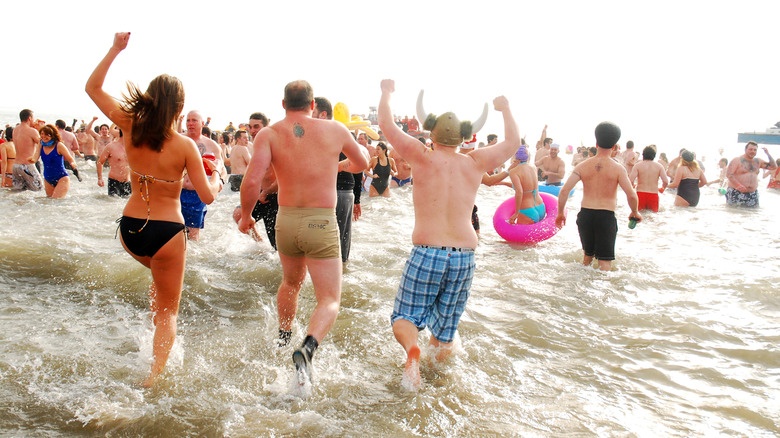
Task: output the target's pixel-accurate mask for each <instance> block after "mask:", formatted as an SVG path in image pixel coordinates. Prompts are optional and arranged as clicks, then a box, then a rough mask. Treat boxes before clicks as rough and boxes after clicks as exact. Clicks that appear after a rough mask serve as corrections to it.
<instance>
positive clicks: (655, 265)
mask: <svg viewBox="0 0 780 438" xmlns="http://www.w3.org/2000/svg"><path fill="white" fill-rule="evenodd" d="M79 165H80V166H79V167H80V168H81V169H82V171H83V173H84V174H85V175H86V178H85V180H84V182H82V183H79V182H77V181H76V180H73V181H72V185H71V191H70V193H69V194H68V196H67V197H66V198H65V199H63V200H51V199H47V198H46V197H45V196H44V195H43V193H32V192H22V193H17V192H10V191H8V190H3V191H2V192H0V236H1V237H0V327H2V330H0V400H2V401H0V435H2V436H47V437H48V436H55V437H56V436H114V437H124V436H198V437H200V436H209V437H212V436H213V437H221V436H230V437H244V436H246V437H251V436H277V437H279V436H349V437H352V436H393V437H397V436H399V437H407V436H408V437H415V436H444V437H461V436H485V437H488V436H490V437H492V436H523V437H527V436H531V437H552V436H556V437H557V436H577V437H579V436H627V437H658V436H679V437H690V436H716V435H717V436H744V437H770V436H777V435H778V434H779V433H780V409H778V407H779V406H780V404H778V400H780V352H779V351H778V347H777V346H778V344H780V329H779V328H778V322H779V321H780V318H779V317H780V293H779V292H778V287H777V285H778V283H780V266H779V265H778V263H777V260H778V258H779V257H780V238H779V237H778V233H777V230H778V229H780V215H778V212H779V211H780V208H778V205H780V193H770V192H768V191H767V190H766V189H764V188H762V189H761V191H760V196H761V204H762V206H761V208H760V209H755V210H747V209H734V208H729V207H727V206H726V205H725V203H724V201H723V197H722V196H719V195H718V194H717V191H716V189H715V188H714V187H713V188H704V189H703V193H702V201H701V204H700V205H699V206H698V207H696V208H689V209H683V208H677V207H674V206H672V202H673V197H672V196H671V195H669V194H666V195H662V200H661V204H662V208H661V211H660V212H658V213H648V214H646V215H645V220H644V221H643V222H641V223H640V224H639V225H638V226H637V227H636V228H635V229H633V230H629V229H628V227H627V214H628V210H627V209H626V207H625V198H624V197H623V195H622V192H620V193H619V200H620V201H619V208H618V216H619V217H620V218H621V219H620V221H619V227H620V229H619V232H618V240H617V246H616V253H617V261H616V262H615V263H614V270H613V271H611V272H607V273H603V272H599V271H597V270H595V269H593V268H590V267H584V266H582V265H581V257H582V253H581V250H580V246H579V240H578V235H577V230H576V225H575V224H574V219H575V216H576V213H577V211H578V209H579V201H580V198H579V192H577V193H576V194H575V196H574V198H573V199H572V200H571V201H570V204H569V205H568V214H569V224H568V225H566V226H565V227H564V228H563V229H562V230H561V231H560V232H559V233H558V234H557V235H555V236H554V237H552V238H551V239H549V240H547V241H545V242H542V243H540V244H538V245H536V246H533V247H524V246H518V245H516V244H508V243H506V242H504V241H503V240H502V239H501V238H500V237H499V236H498V235H497V233H496V232H495V231H494V230H493V228H492V221H491V218H492V213H493V211H494V210H495V208H496V207H497V206H498V204H500V203H501V202H502V201H503V200H505V199H507V198H508V197H510V196H511V189H509V188H507V187H502V186H498V187H482V188H480V192H479V195H478V198H477V204H478V206H479V214H480V218H481V222H482V233H481V239H480V243H479V247H478V249H477V252H476V258H477V272H476V276H475V280H474V283H473V287H472V289H471V298H470V300H469V303H468V306H467V310H466V312H465V314H464V316H463V319H462V321H461V324H460V329H459V336H458V339H457V342H458V351H457V353H456V354H455V355H454V357H453V358H452V360H451V361H449V362H448V363H445V364H431V363H429V361H428V360H427V359H426V357H427V354H426V352H424V354H423V371H422V375H423V379H424V386H423V388H422V389H421V390H420V391H419V392H417V393H412V392H408V391H406V390H404V389H403V388H402V386H401V377H402V371H403V364H404V353H403V350H402V349H401V347H400V346H399V345H398V344H397V343H396V341H395V339H394V338H393V335H392V331H391V328H390V323H389V316H390V313H391V311H392V306H393V299H394V297H395V294H396V289H397V287H398V282H399V278H400V275H401V271H402V269H403V264H404V262H405V260H406V257H407V255H408V253H409V251H410V249H411V232H412V227H413V220H414V219H413V207H412V197H411V190H410V188H409V187H406V188H402V189H395V190H393V192H392V193H393V196H392V197H391V198H389V199H385V198H374V199H368V198H367V197H364V198H363V203H362V205H363V217H362V218H361V219H360V220H359V221H358V222H356V223H355V224H354V237H353V246H352V255H351V261H350V264H349V266H348V268H347V270H346V272H345V274H344V277H343V299H342V308H341V313H340V315H339V318H338V321H337V322H336V324H335V326H334V328H333V330H332V331H331V333H330V335H329V336H328V337H327V338H326V339H325V340H324V342H323V343H322V346H321V347H320V349H319V351H318V352H317V355H316V357H315V361H314V363H315V384H314V385H313V387H311V388H304V389H305V390H304V391H301V390H300V389H296V385H295V384H294V376H293V365H292V362H291V353H292V350H293V348H294V346H297V345H299V344H300V342H301V340H302V338H303V336H304V335H305V329H306V325H307V321H308V317H309V315H310V314H311V311H312V309H313V307H314V297H313V290H312V287H311V282H310V280H308V279H307V281H306V283H305V284H304V286H303V290H302V292H301V300H300V310H299V315H298V318H297V320H296V322H295V325H294V342H293V343H292V345H291V346H289V347H285V348H281V349H280V348H277V347H276V346H275V339H276V335H277V316H276V301H275V292H276V288H277V286H278V284H279V282H280V280H281V267H280V264H279V261H278V257H277V256H276V254H275V253H274V252H273V251H272V250H271V248H270V246H269V245H268V244H267V243H266V242H261V243H256V242H254V241H252V240H251V239H250V238H248V237H247V236H245V235H242V234H240V233H239V232H238V231H237V228H236V226H235V225H234V224H233V222H232V219H231V212H232V209H233V207H234V206H235V205H237V204H238V203H239V196H238V194H237V193H233V192H230V191H224V192H223V193H222V194H221V195H220V196H219V197H218V199H217V200H216V201H215V203H214V204H212V206H210V207H209V213H208V214H207V216H206V228H205V230H204V231H203V232H202V234H201V240H200V241H199V242H191V243H190V244H189V245H188V260H187V271H186V275H185V280H184V283H185V284H184V291H183V294H182V301H181V311H180V315H179V334H178V338H177V343H176V345H175V347H174V350H173V354H172V355H171V359H170V360H169V363H168V366H167V368H166V371H165V373H164V374H163V378H162V379H161V381H160V383H159V384H158V386H157V387H155V388H153V389H150V390H144V389H141V388H139V387H138V385H137V383H138V382H140V381H141V380H142V379H143V378H144V377H145V376H146V373H147V372H148V370H149V364H150V359H151V358H150V355H151V338H152V331H151V330H152V329H151V324H150V313H149V311H148V308H147V290H148V287H149V283H150V281H151V276H150V273H149V271H148V270H147V269H145V268H144V267H142V266H141V265H140V264H138V263H137V262H135V261H134V260H132V259H131V257H130V256H129V255H128V254H126V253H125V251H124V250H123V249H122V247H121V245H120V243H119V241H118V240H117V239H115V231H116V226H117V224H116V223H115V220H116V219H117V218H119V217H120V215H121V211H122V208H123V206H124V201H123V200H120V199H116V198H109V197H108V196H107V195H106V192H105V189H104V188H99V187H97V184H96V174H95V169H94V164H93V163H91V162H90V163H83V162H79ZM428 336H429V334H428V332H427V331H425V332H423V333H422V334H421V335H420V340H421V343H426V342H427V340H428Z"/></svg>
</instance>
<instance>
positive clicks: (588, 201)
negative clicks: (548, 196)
mask: <svg viewBox="0 0 780 438" xmlns="http://www.w3.org/2000/svg"><path fill="white" fill-rule="evenodd" d="M619 139H620V128H619V127H618V126H617V125H615V124H614V123H610V122H602V123H599V125H598V126H597V127H596V144H597V145H598V152H597V153H596V156H595V157H594V158H593V159H588V160H586V161H583V162H582V163H580V164H578V165H577V167H575V168H574V171H572V173H571V175H570V176H569V179H568V180H566V184H564V185H563V188H562V189H561V192H560V195H558V216H557V217H556V218H555V224H556V225H557V226H558V227H559V228H560V227H563V226H564V225H565V224H566V216H564V214H563V212H564V211H565V209H566V201H567V200H568V199H569V192H570V191H571V190H572V189H573V188H574V186H575V185H577V182H578V181H580V180H582V185H583V187H584V190H583V196H582V205H581V208H580V212H579V214H578V215H577V228H578V230H579V233H580V241H581V242H582V250H583V251H584V253H585V255H584V257H583V260H582V263H583V264H584V265H586V266H590V264H591V263H592V262H593V258H594V257H595V258H596V260H598V263H599V269H600V270H602V271H609V270H611V269H612V260H615V237H616V235H617V219H615V207H616V204H617V186H618V185H619V186H620V188H621V189H623V191H624V192H625V193H626V199H627V200H628V206H629V208H630V209H631V213H630V214H629V215H628V217H629V220H630V219H632V218H633V219H635V220H636V221H637V222H639V221H640V220H642V216H641V215H640V214H639V212H638V211H637V206H638V202H639V198H637V195H636V192H635V191H634V189H633V187H631V181H629V179H628V173H627V172H626V168H625V167H623V166H622V165H621V164H619V163H618V162H617V161H615V160H613V159H612V158H610V156H611V154H612V152H613V150H615V148H617V142H618V140H619Z"/></svg>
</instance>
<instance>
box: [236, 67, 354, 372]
mask: <svg viewBox="0 0 780 438" xmlns="http://www.w3.org/2000/svg"><path fill="white" fill-rule="evenodd" d="M314 105H315V102H314V92H313V91H312V88H311V85H309V83H308V82H306V81H294V82H290V83H289V84H287V86H286V87H285V89H284V100H283V101H282V106H283V107H284V109H285V117H284V119H282V120H280V121H278V122H276V123H274V124H273V125H271V126H270V127H268V128H265V129H263V130H261V131H260V132H259V133H258V134H257V136H256V138H255V141H254V145H253V148H254V153H253V154H252V159H251V161H250V162H249V167H247V170H246V173H245V174H244V182H243V184H242V185H241V221H240V222H239V230H241V232H243V233H247V232H249V230H250V229H252V228H253V227H254V222H255V220H254V219H253V218H252V214H251V213H252V210H253V209H254V207H255V204H256V203H257V199H258V196H260V189H261V184H262V181H263V178H264V177H265V175H266V173H267V172H268V170H269V169H270V168H271V166H273V169H274V170H275V172H276V178H277V182H278V187H279V213H278V215H277V221H276V237H277V246H278V253H279V260H280V261H281V264H282V271H283V273H282V283H281V284H280V285H279V290H278V291H277V294H276V300H277V307H278V312H279V337H280V341H281V342H280V345H286V344H287V343H288V342H289V340H290V338H291V336H292V324H293V320H294V319H295V314H296V313H297V310H298V293H299V292H300V290H301V286H302V285H303V280H304V279H305V277H306V271H307V270H308V271H309V275H311V279H312V284H313V285H314V295H315V296H316V299H317V306H316V307H315V308H314V312H313V313H312V315H311V319H310V321H309V328H308V330H307V336H306V338H305V339H304V341H303V344H302V345H301V347H300V348H299V349H297V350H295V352H294V353H293V362H294V363H295V367H296V370H297V372H298V379H299V383H300V384H304V383H305V381H306V380H309V381H310V380H311V377H312V374H311V359H312V357H313V355H314V351H315V350H316V349H317V347H318V346H319V344H320V343H321V342H322V340H323V339H324V338H325V336H326V335H327V334H328V332H329V331H330V329H331V327H333V324H334V323H335V322H336V317H337V316H338V312H339V306H340V303H341V273H342V265H341V254H340V249H339V231H338V226H337V221H336V175H337V173H338V166H339V154H340V153H341V152H344V155H346V157H347V159H348V160H349V162H350V164H349V166H348V167H347V168H346V169H342V170H347V171H349V172H359V171H362V170H363V169H365V168H366V167H367V166H368V156H367V154H366V153H365V150H364V149H363V148H361V147H360V146H359V145H358V144H357V143H356V142H355V140H354V139H353V138H352V135H351V134H350V133H349V131H348V130H347V128H346V127H345V126H344V125H343V124H341V123H340V122H337V121H335V120H323V119H315V118H312V117H311V112H312V110H313V109H314ZM301 169H306V171H307V176H306V178H301Z"/></svg>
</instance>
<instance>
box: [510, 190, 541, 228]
mask: <svg viewBox="0 0 780 438" xmlns="http://www.w3.org/2000/svg"><path fill="white" fill-rule="evenodd" d="M529 192H530V193H531V196H533V198H534V200H535V199H536V195H538V194H539V189H538V188H536V189H533V190H529V191H525V192H523V193H529ZM545 211H546V207H545V205H544V202H542V203H541V204H539V205H537V206H536V207H531V208H524V209H522V210H517V212H518V213H520V214H524V215H526V216H528V218H529V219H531V220H532V221H534V223H537V222H539V221H540V220H542V219H544V214H545Z"/></svg>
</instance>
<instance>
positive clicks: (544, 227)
mask: <svg viewBox="0 0 780 438" xmlns="http://www.w3.org/2000/svg"><path fill="white" fill-rule="evenodd" d="M539 196H541V197H542V201H544V206H545V216H544V219H542V220H541V221H539V222H537V223H535V224H532V225H512V224H510V223H509V218H510V217H511V216H512V215H513V214H514V213H515V197H514V196H512V197H511V198H509V199H507V200H506V201H504V202H502V203H501V205H499V206H498V208H497V209H496V213H495V214H494V215H493V228H495V229H496V232H497V233H498V235H499V236H501V237H503V238H504V239H506V240H508V241H510V242H520V243H538V242H542V241H545V240H547V239H549V238H550V237H552V236H554V235H555V233H557V232H558V227H556V226H555V216H556V215H557V214H558V198H557V197H556V196H553V195H551V194H549V193H544V192H542V193H539ZM564 214H566V212H565V211H564Z"/></svg>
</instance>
